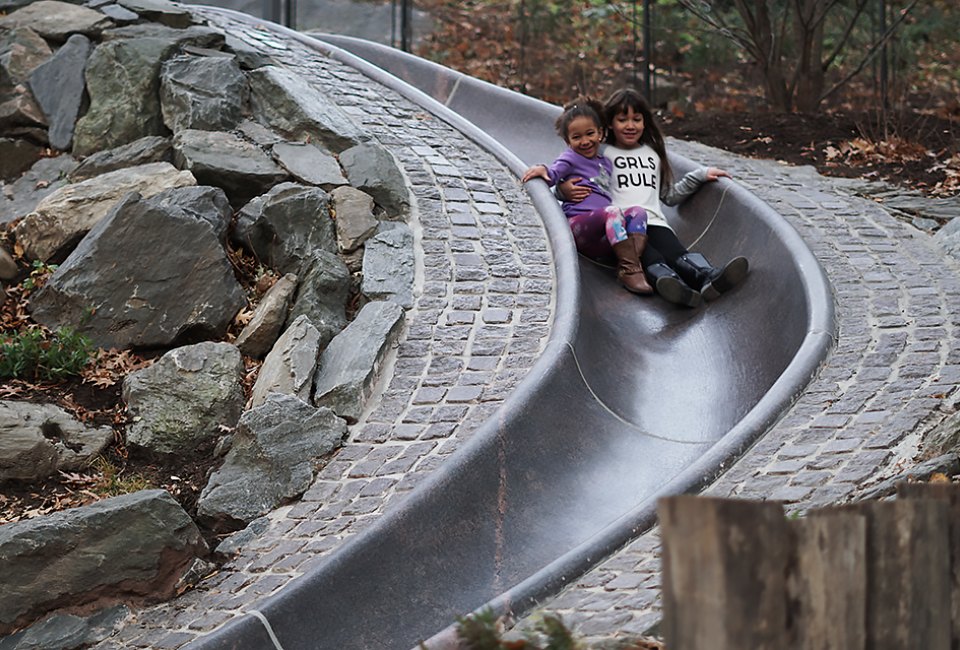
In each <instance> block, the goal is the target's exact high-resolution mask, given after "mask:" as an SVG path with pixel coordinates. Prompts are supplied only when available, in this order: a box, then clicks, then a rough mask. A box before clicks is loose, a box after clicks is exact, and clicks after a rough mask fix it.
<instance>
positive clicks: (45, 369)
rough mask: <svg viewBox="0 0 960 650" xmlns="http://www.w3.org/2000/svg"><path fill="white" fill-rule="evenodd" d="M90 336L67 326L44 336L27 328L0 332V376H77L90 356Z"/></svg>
mask: <svg viewBox="0 0 960 650" xmlns="http://www.w3.org/2000/svg"><path fill="white" fill-rule="evenodd" d="M93 354H94V348H93V343H92V342H91V341H90V339H89V338H88V337H86V336H84V335H83V334H81V333H79V332H77V331H75V330H73V329H71V328H68V327H64V328H60V329H58V330H57V331H55V332H53V333H52V334H50V335H48V334H47V333H46V332H45V331H44V330H43V329H40V328H30V329H25V330H22V331H19V332H13V333H9V334H8V333H3V334H0V379H26V380H31V381H36V380H41V379H44V380H50V381H59V380H62V379H65V378H67V377H70V376H73V375H79V374H80V373H81V372H82V371H83V369H84V368H85V367H86V366H87V364H88V363H90V361H91V359H92V358H93Z"/></svg>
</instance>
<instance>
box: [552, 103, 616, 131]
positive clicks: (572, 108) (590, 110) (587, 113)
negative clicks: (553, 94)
mask: <svg viewBox="0 0 960 650" xmlns="http://www.w3.org/2000/svg"><path fill="white" fill-rule="evenodd" d="M603 111H604V108H603V104H601V103H600V102H598V101H597V100H596V99H593V98H591V97H584V96H580V97H577V98H576V99H575V100H573V101H572V102H569V103H568V104H565V105H564V106H563V113H561V114H560V117H558V118H557V121H556V122H554V123H553V126H554V128H556V129H557V135H559V136H560V137H561V138H563V141H564V142H568V140H567V128H569V126H570V122H572V121H573V120H575V119H576V118H578V117H587V118H590V119H591V120H593V122H594V124H596V125H597V128H598V129H600V130H601V131H603V130H604V128H605V126H604V124H605V123H604V120H603V117H601V116H602V115H603Z"/></svg>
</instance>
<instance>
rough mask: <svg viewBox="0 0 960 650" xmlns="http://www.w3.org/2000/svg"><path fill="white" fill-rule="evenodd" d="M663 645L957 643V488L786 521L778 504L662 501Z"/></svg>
mask: <svg viewBox="0 0 960 650" xmlns="http://www.w3.org/2000/svg"><path fill="white" fill-rule="evenodd" d="M659 517H660V526H661V538H662V548H663V557H662V564H663V586H662V594H663V620H662V621H661V626H660V630H661V633H662V634H663V636H664V639H665V641H666V646H667V648H669V650H733V649H736V650H787V649H791V650H792V649H796V650H813V649H816V650H887V649H890V650H893V649H896V650H958V649H960V486H958V485H956V484H952V483H904V484H901V485H900V486H899V488H898V491H897V499H895V500H890V501H865V502H861V503H857V504H852V505H848V506H838V507H834V508H824V509H820V510H815V511H811V512H808V513H807V514H806V516H804V517H802V518H788V517H786V516H785V515H784V511H783V508H782V506H781V505H780V504H778V503H774V502H763V501H743V500H733V499H717V498H709V497H697V496H678V497H669V498H665V499H662V500H661V501H660V503H659Z"/></svg>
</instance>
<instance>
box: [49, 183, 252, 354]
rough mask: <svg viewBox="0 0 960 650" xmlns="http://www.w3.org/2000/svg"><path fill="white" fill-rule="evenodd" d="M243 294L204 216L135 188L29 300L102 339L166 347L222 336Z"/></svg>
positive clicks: (54, 320) (58, 322) (53, 321)
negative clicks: (141, 193) (141, 195)
mask: <svg viewBox="0 0 960 650" xmlns="http://www.w3.org/2000/svg"><path fill="white" fill-rule="evenodd" d="M178 191H179V190H170V192H178ZM143 233H150V237H144V236H143ZM244 303H245V298H244V295H243V289H242V288H241V287H240V284H239V283H238V282H237V280H236V278H235V277H234V273H233V268H232V266H231V265H230V262H229V261H228V259H227V255H226V251H225V250H224V247H223V244H222V243H221V241H220V237H219V235H218V232H217V230H216V229H215V228H214V226H212V225H211V222H210V220H209V219H206V218H198V217H197V216H196V212H195V211H192V210H187V209H184V208H182V206H179V205H178V204H177V203H176V202H167V201H166V200H165V197H164V196H163V195H160V196H158V197H152V198H149V199H141V198H139V197H138V196H137V195H135V194H132V195H128V197H127V198H126V199H124V200H123V201H121V203H120V204H119V205H118V206H117V207H116V208H115V209H114V210H113V211H112V212H111V213H110V214H108V215H107V216H106V217H105V218H104V219H103V220H102V221H101V222H100V223H98V224H97V226H96V227H95V228H94V229H93V230H91V231H90V233H89V234H88V235H87V236H86V237H85V238H84V239H83V241H81V242H80V244H79V245H78V246H77V249H76V250H75V251H74V252H73V253H72V254H71V255H70V257H68V258H67V260H66V261H65V262H64V263H63V264H61V265H60V267H59V268H58V269H57V270H56V272H54V274H53V275H52V276H51V277H50V279H49V280H48V281H47V283H46V284H45V285H44V286H43V288H42V289H41V290H40V291H38V292H37V293H36V294H35V295H34V297H33V299H32V301H31V310H32V313H33V317H34V319H35V320H37V321H38V322H40V323H43V324H45V325H47V326H48V327H51V328H56V327H61V326H64V325H69V326H72V327H75V328H78V329H80V330H81V331H83V332H84V333H86V334H87V335H88V336H89V337H90V338H91V339H92V340H93V341H94V343H96V344H97V345H99V346H101V347H104V348H110V347H116V348H128V347H171V346H175V345H182V344H188V343H195V342H197V341H202V340H208V339H220V338H223V336H224V335H225V334H226V330H227V326H228V325H229V324H230V321H231V320H232V319H233V317H234V315H236V313H237V312H238V311H239V310H240V308H241V307H242V306H243V304H244Z"/></svg>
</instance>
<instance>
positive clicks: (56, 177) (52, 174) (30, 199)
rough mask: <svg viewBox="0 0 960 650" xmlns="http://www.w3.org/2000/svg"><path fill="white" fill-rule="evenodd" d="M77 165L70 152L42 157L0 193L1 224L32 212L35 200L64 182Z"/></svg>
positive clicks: (54, 190) (51, 192)
mask: <svg viewBox="0 0 960 650" xmlns="http://www.w3.org/2000/svg"><path fill="white" fill-rule="evenodd" d="M76 166H77V161H76V160H75V159H74V158H72V157H70V156H56V157H54V158H41V159H40V160H38V161H37V162H36V163H34V165H33V166H32V167H30V169H28V170H27V171H26V173H24V174H23V175H22V176H21V177H20V178H18V179H17V180H15V181H14V182H13V183H11V184H9V185H7V186H6V187H4V188H3V190H4V191H3V193H2V194H0V224H2V223H7V222H8V221H12V220H14V219H17V218H19V217H22V216H24V215H27V214H29V213H31V212H33V211H34V210H35V209H36V207H37V204H39V203H40V201H41V200H42V199H43V198H44V197H45V196H49V195H51V194H53V193H54V192H56V191H57V190H59V189H60V188H61V187H63V186H65V185H66V184H67V176H68V175H69V174H70V172H72V171H73V170H74V169H75V168H76Z"/></svg>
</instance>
